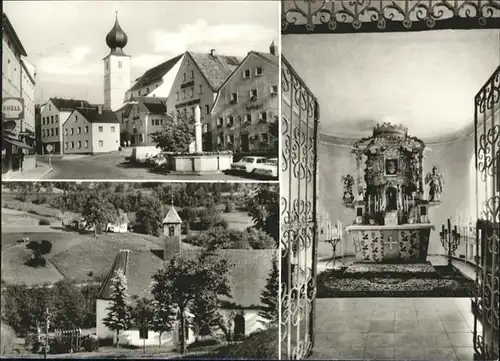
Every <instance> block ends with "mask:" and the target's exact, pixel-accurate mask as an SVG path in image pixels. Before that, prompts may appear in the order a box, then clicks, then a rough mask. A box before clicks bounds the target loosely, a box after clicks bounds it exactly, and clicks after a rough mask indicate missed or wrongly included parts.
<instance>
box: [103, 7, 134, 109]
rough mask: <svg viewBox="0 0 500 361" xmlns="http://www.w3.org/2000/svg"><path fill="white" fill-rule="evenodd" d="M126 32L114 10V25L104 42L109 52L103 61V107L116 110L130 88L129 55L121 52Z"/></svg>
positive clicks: (124, 44) (125, 40) (125, 39)
mask: <svg viewBox="0 0 500 361" xmlns="http://www.w3.org/2000/svg"><path fill="white" fill-rule="evenodd" d="M127 42H128V37H127V34H125V32H124V31H123V30H122V28H121V27H120V24H119V23H118V12H116V19H115V25H114V26H113V28H112V29H111V31H110V32H109V33H108V35H106V44H107V45H108V47H109V49H110V52H109V54H108V55H107V56H106V57H105V58H104V59H103V61H104V107H105V108H106V109H111V110H112V111H116V110H118V109H119V108H120V107H121V106H122V105H123V102H124V100H125V93H126V92H127V90H129V89H130V78H131V75H130V56H129V55H126V54H125V53H124V52H123V48H124V47H125V46H126V45H127Z"/></svg>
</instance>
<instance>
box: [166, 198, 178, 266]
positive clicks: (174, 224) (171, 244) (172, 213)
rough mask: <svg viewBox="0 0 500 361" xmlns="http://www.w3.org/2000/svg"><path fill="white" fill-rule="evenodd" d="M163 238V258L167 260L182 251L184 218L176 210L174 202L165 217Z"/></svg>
mask: <svg viewBox="0 0 500 361" xmlns="http://www.w3.org/2000/svg"><path fill="white" fill-rule="evenodd" d="M162 224H163V238H164V239H165V244H164V250H163V260H164V261H166V260H168V259H170V258H172V257H173V256H175V255H178V254H179V253H180V252H181V225H182V219H181V217H179V214H178V213H177V211H176V210H175V207H174V204H173V203H172V206H171V207H170V209H169V210H168V213H167V215H166V216H165V218H164V219H163V222H162Z"/></svg>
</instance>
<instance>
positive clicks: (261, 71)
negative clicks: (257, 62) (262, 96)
mask: <svg viewBox="0 0 500 361" xmlns="http://www.w3.org/2000/svg"><path fill="white" fill-rule="evenodd" d="M262 73H263V70H262V67H261V66H259V67H257V68H255V76H261V75H262Z"/></svg>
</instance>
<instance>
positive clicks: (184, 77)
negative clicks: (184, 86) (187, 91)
mask: <svg viewBox="0 0 500 361" xmlns="http://www.w3.org/2000/svg"><path fill="white" fill-rule="evenodd" d="M183 79H184V81H186V73H184V76H183Z"/></svg>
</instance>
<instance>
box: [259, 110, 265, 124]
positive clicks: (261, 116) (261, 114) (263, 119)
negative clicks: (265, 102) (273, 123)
mask: <svg viewBox="0 0 500 361" xmlns="http://www.w3.org/2000/svg"><path fill="white" fill-rule="evenodd" d="M259 120H261V121H263V122H267V112H261V113H259Z"/></svg>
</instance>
